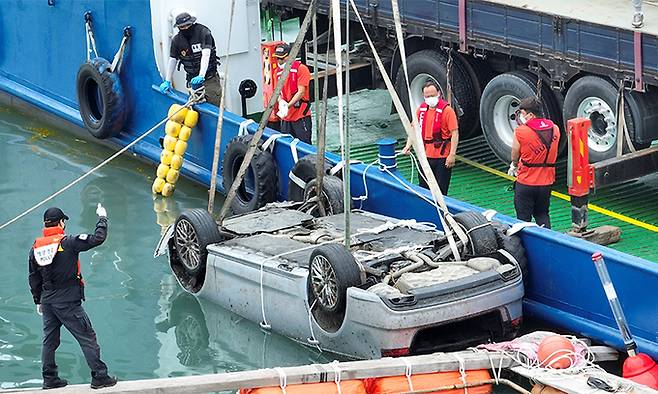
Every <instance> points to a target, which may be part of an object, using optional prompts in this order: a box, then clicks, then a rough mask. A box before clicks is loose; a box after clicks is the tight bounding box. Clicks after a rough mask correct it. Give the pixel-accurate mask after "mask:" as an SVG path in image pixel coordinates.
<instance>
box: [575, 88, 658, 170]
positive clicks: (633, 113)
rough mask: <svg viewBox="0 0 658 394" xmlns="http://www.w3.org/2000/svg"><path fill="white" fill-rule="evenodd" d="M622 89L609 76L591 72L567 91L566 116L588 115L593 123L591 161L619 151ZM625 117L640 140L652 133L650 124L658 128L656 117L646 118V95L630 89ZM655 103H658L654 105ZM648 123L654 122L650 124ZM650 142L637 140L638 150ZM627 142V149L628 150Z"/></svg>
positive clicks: (590, 135)
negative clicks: (619, 109)
mask: <svg viewBox="0 0 658 394" xmlns="http://www.w3.org/2000/svg"><path fill="white" fill-rule="evenodd" d="M618 92H619V88H618V87H617V85H616V84H614V83H612V82H610V81H609V80H607V79H604V78H601V77H597V76H593V75H588V76H585V77H582V78H580V79H578V80H577V81H576V82H574V84H573V85H571V87H570V88H569V90H568V91H567V96H566V98H565V100H564V119H565V122H566V121H567V120H568V119H573V118H581V117H582V118H588V119H590V120H591V121H592V126H591V127H590V129H589V132H588V139H587V145H588V147H589V161H590V163H596V162H598V161H601V160H605V159H609V158H611V157H615V155H616V153H617V130H618V125H617V97H618ZM624 101H625V105H624V116H625V117H626V126H627V127H628V132H629V134H630V136H631V140H633V141H634V142H635V141H638V138H636V136H643V135H645V134H652V131H648V130H646V129H645V128H646V126H649V127H655V126H656V122H655V120H653V118H650V119H649V121H648V122H647V121H645V117H646V115H647V114H648V112H646V111H645V110H644V109H645V107H646V106H645V103H644V97H643V96H640V95H638V94H633V93H629V92H626V93H625V95H624ZM653 105H655V104H653ZM647 123H651V124H650V125H648V124H647ZM650 142H651V140H650V139H649V141H638V143H634V146H635V148H636V149H638V148H645V147H647V146H649V143H650ZM628 151H629V150H628V147H627V146H626V144H624V152H628Z"/></svg>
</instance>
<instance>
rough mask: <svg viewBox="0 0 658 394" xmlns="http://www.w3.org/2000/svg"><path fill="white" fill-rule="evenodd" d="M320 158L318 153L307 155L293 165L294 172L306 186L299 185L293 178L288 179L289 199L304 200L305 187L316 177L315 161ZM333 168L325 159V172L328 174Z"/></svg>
mask: <svg viewBox="0 0 658 394" xmlns="http://www.w3.org/2000/svg"><path fill="white" fill-rule="evenodd" d="M317 160H318V158H317V156H316V155H306V156H304V157H302V158H301V159H299V160H298V161H297V163H295V165H294V166H293V167H292V170H291V172H292V174H293V175H294V176H295V177H296V178H298V179H299V180H301V181H302V182H303V183H304V186H301V185H298V184H297V183H295V181H293V180H292V179H290V177H289V179H288V201H304V188H305V187H306V184H308V183H309V182H310V181H311V180H313V179H315V175H316V172H315V163H316V162H317ZM330 169H331V163H329V162H328V161H326V160H325V162H324V173H325V174H327V173H328V172H329V170H330Z"/></svg>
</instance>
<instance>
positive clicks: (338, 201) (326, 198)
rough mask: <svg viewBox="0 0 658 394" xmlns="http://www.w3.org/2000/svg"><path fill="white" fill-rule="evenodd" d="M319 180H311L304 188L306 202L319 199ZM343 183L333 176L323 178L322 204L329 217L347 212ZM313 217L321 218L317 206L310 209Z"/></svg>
mask: <svg viewBox="0 0 658 394" xmlns="http://www.w3.org/2000/svg"><path fill="white" fill-rule="evenodd" d="M317 195H318V190H317V179H313V180H311V181H310V182H309V183H307V184H306V187H305V188H304V202H308V201H309V199H311V198H313V197H317ZM343 201H344V200H343V181H342V180H341V179H340V178H338V177H336V176H332V175H327V176H325V177H323V178H322V203H323V206H324V209H325V213H326V215H327V216H331V215H338V214H341V213H343V212H344V211H345V204H344V203H343ZM309 209H310V211H309V212H308V213H310V214H311V215H313V216H314V217H319V216H320V212H319V210H318V207H317V204H314V205H313V206H312V207H310V208H309Z"/></svg>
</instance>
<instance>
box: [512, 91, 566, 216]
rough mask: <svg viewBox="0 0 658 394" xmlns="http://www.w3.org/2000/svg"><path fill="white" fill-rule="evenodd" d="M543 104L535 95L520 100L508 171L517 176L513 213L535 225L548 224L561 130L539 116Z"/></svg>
mask: <svg viewBox="0 0 658 394" xmlns="http://www.w3.org/2000/svg"><path fill="white" fill-rule="evenodd" d="M542 108H543V107H542V104H541V102H540V101H539V100H538V99H537V98H535V97H528V98H525V99H523V100H521V103H520V104H519V109H518V113H517V119H518V120H519V123H520V125H519V127H517V128H516V130H514V140H513V142H512V163H511V164H510V168H509V171H508V172H507V173H508V175H511V176H516V184H515V185H514V208H515V209H516V217H517V218H518V219H520V220H523V221H526V222H529V221H530V220H531V219H532V217H534V218H535V222H537V224H538V225H540V226H544V227H546V228H551V219H550V217H549V207H550V200H551V185H553V182H555V161H556V160H557V151H558V143H559V141H560V130H559V129H558V127H557V126H556V125H555V124H553V122H551V121H550V120H549V119H544V118H543V117H542V116H543V109H542Z"/></svg>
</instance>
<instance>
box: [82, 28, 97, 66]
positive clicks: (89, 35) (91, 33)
mask: <svg viewBox="0 0 658 394" xmlns="http://www.w3.org/2000/svg"><path fill="white" fill-rule="evenodd" d="M85 31H86V32H87V61H89V60H91V56H90V55H91V51H92V50H93V51H94V56H96V57H99V56H98V51H97V50H96V40H95V39H94V31H93V30H92V29H91V22H89V21H86V22H85ZM90 46H91V49H90Z"/></svg>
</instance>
